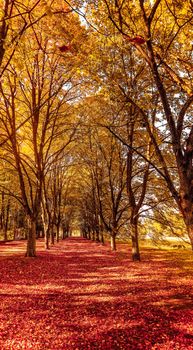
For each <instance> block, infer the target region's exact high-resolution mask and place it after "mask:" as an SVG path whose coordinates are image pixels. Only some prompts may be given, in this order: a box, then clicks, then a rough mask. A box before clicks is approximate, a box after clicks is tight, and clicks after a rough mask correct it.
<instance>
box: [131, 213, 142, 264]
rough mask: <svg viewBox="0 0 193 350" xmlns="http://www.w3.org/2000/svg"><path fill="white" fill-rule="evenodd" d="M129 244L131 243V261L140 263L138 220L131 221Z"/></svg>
mask: <svg viewBox="0 0 193 350" xmlns="http://www.w3.org/2000/svg"><path fill="white" fill-rule="evenodd" d="M131 242H132V260H133V261H140V260H141V259H140V252H139V239H138V220H137V219H134V220H132V219H131Z"/></svg>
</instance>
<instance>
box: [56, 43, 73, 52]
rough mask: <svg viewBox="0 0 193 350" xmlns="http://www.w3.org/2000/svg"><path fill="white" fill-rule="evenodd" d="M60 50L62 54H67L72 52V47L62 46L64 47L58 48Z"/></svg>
mask: <svg viewBox="0 0 193 350" xmlns="http://www.w3.org/2000/svg"><path fill="white" fill-rule="evenodd" d="M58 48H59V50H60V51H61V52H67V51H70V50H71V46H70V45H62V46H58Z"/></svg>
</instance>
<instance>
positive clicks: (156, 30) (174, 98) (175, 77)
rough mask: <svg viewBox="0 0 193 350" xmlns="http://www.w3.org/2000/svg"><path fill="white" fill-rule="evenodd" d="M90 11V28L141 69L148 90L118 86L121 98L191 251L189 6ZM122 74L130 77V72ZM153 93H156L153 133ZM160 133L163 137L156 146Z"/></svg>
mask: <svg viewBox="0 0 193 350" xmlns="http://www.w3.org/2000/svg"><path fill="white" fill-rule="evenodd" d="M90 9H91V12H92V14H93V18H94V22H93V23H94V25H95V26H97V27H98V28H99V26H100V29H101V28H104V29H105V32H106V33H108V36H109V37H111V38H115V40H117V43H118V45H120V43H122V45H124V50H127V48H128V50H129V48H130V47H132V49H133V50H134V51H135V55H136V62H135V61H133V62H132V66H131V69H132V70H133V69H134V70H135V72H136V74H137V67H138V62H142V64H143V67H144V71H145V72H146V76H147V77H148V81H149V84H147V85H146V86H143V88H142V89H143V90H141V86H140V85H139V81H138V82H137V87H138V91H139V94H138V95H136V94H133V93H132V91H128V90H127V89H125V86H124V85H121V84H119V89H120V96H122V97H124V98H125V101H126V102H127V103H128V104H129V105H132V106H133V107H134V108H135V109H136V110H137V111H138V114H139V115H140V116H141V119H142V121H143V123H144V126H145V127H146V130H147V132H148V134H149V137H150V139H151V143H152V145H153V147H154V150H155V154H156V158H157V159H156V163H155V166H156V168H157V169H158V170H159V175H160V176H162V177H163V178H164V180H165V181H166V184H167V186H168V189H169V191H170V193H171V195H172V197H173V198H174V200H175V201H176V203H177V205H178V208H179V210H180V212H181V214H182V216H183V218H184V222H185V224H186V228H187V231H188V235H189V238H190V241H191V244H192V247H193V185H192V184H193V165H192V164H193V126H192V123H191V110H192V109H191V108H192V107H191V106H192V102H193V90H192V83H191V81H192V65H191V63H190V62H191V57H192V50H191V41H190V40H185V38H189V37H190V36H191V30H192V1H187V2H185V3H176V2H174V1H170V0H168V1H163V0H157V1H154V2H150V1H143V0H139V1H130V2H129V3H128V2H121V1H114V2H110V1H108V0H104V1H98V2H97V3H95V6H93V7H90ZM101 9H103V11H104V15H103V18H102V19H103V23H101V22H102V21H100V20H99V17H97V19H96V20H95V18H96V16H97V13H98V11H101ZM105 13H106V17H105ZM101 25H102V26H103V27H102V26H101ZM116 38H117V39H116ZM127 72H128V76H129V70H128V71H127ZM152 92H153V93H154V95H157V93H158V100H157V113H156V117H155V123H154V128H153V129H152V127H151V126H152V114H151V111H152V110H154V99H152ZM147 111H149V113H147ZM160 132H161V133H163V132H165V135H166V137H165V139H164V140H162V142H161V143H160V138H159V135H160ZM166 142H167V145H168V152H172V154H173V158H174V160H175V170H174V169H173V168H172V169H171V166H170V163H169V161H168V157H167V155H166V153H164V152H163V145H164V149H165V145H166Z"/></svg>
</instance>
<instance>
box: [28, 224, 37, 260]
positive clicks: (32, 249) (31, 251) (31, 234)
mask: <svg viewBox="0 0 193 350" xmlns="http://www.w3.org/2000/svg"><path fill="white" fill-rule="evenodd" d="M28 222H29V229H28V237H27V238H28V240H27V251H26V256H27V257H36V220H34V218H29V219H28Z"/></svg>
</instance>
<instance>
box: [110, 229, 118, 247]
mask: <svg viewBox="0 0 193 350" xmlns="http://www.w3.org/2000/svg"><path fill="white" fill-rule="evenodd" d="M111 250H112V251H115V250H117V247H116V235H115V234H113V233H111Z"/></svg>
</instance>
